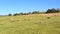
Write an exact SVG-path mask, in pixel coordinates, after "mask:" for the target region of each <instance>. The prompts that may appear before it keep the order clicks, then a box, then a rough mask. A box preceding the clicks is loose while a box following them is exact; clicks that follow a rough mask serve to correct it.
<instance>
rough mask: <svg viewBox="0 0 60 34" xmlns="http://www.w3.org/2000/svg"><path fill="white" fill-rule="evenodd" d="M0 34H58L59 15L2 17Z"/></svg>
mask: <svg viewBox="0 0 60 34" xmlns="http://www.w3.org/2000/svg"><path fill="white" fill-rule="evenodd" d="M48 17H49V19H48ZM11 19H12V20H13V21H11ZM0 34H60V15H59V14H57V15H56V16H54V15H50V14H49V15H46V14H44V15H43V14H42V15H41V14H34V15H20V16H2V17H0Z"/></svg>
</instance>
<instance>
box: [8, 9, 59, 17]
mask: <svg viewBox="0 0 60 34" xmlns="http://www.w3.org/2000/svg"><path fill="white" fill-rule="evenodd" d="M59 12H60V9H59V8H57V9H54V8H52V9H48V10H47V11H46V12H40V11H33V12H28V13H23V12H22V13H15V14H13V16H17V15H29V14H42V13H43V14H44V13H59ZM8 16H12V14H8Z"/></svg>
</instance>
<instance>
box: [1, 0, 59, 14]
mask: <svg viewBox="0 0 60 34" xmlns="http://www.w3.org/2000/svg"><path fill="white" fill-rule="evenodd" d="M51 8H60V0H0V15H8V14H9V13H11V14H14V13H21V12H24V13H27V12H32V11H41V12H42V11H46V10H47V9H51Z"/></svg>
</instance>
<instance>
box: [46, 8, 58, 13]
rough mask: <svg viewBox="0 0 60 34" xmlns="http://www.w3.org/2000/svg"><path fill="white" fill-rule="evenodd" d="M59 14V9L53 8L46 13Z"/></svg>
mask: <svg viewBox="0 0 60 34" xmlns="http://www.w3.org/2000/svg"><path fill="white" fill-rule="evenodd" d="M57 12H58V11H57V9H54V8H52V9H48V10H47V12H46V13H57Z"/></svg>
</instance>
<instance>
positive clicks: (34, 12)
mask: <svg viewBox="0 0 60 34" xmlns="http://www.w3.org/2000/svg"><path fill="white" fill-rule="evenodd" d="M39 13H40V12H39V11H33V12H32V14H39Z"/></svg>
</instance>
